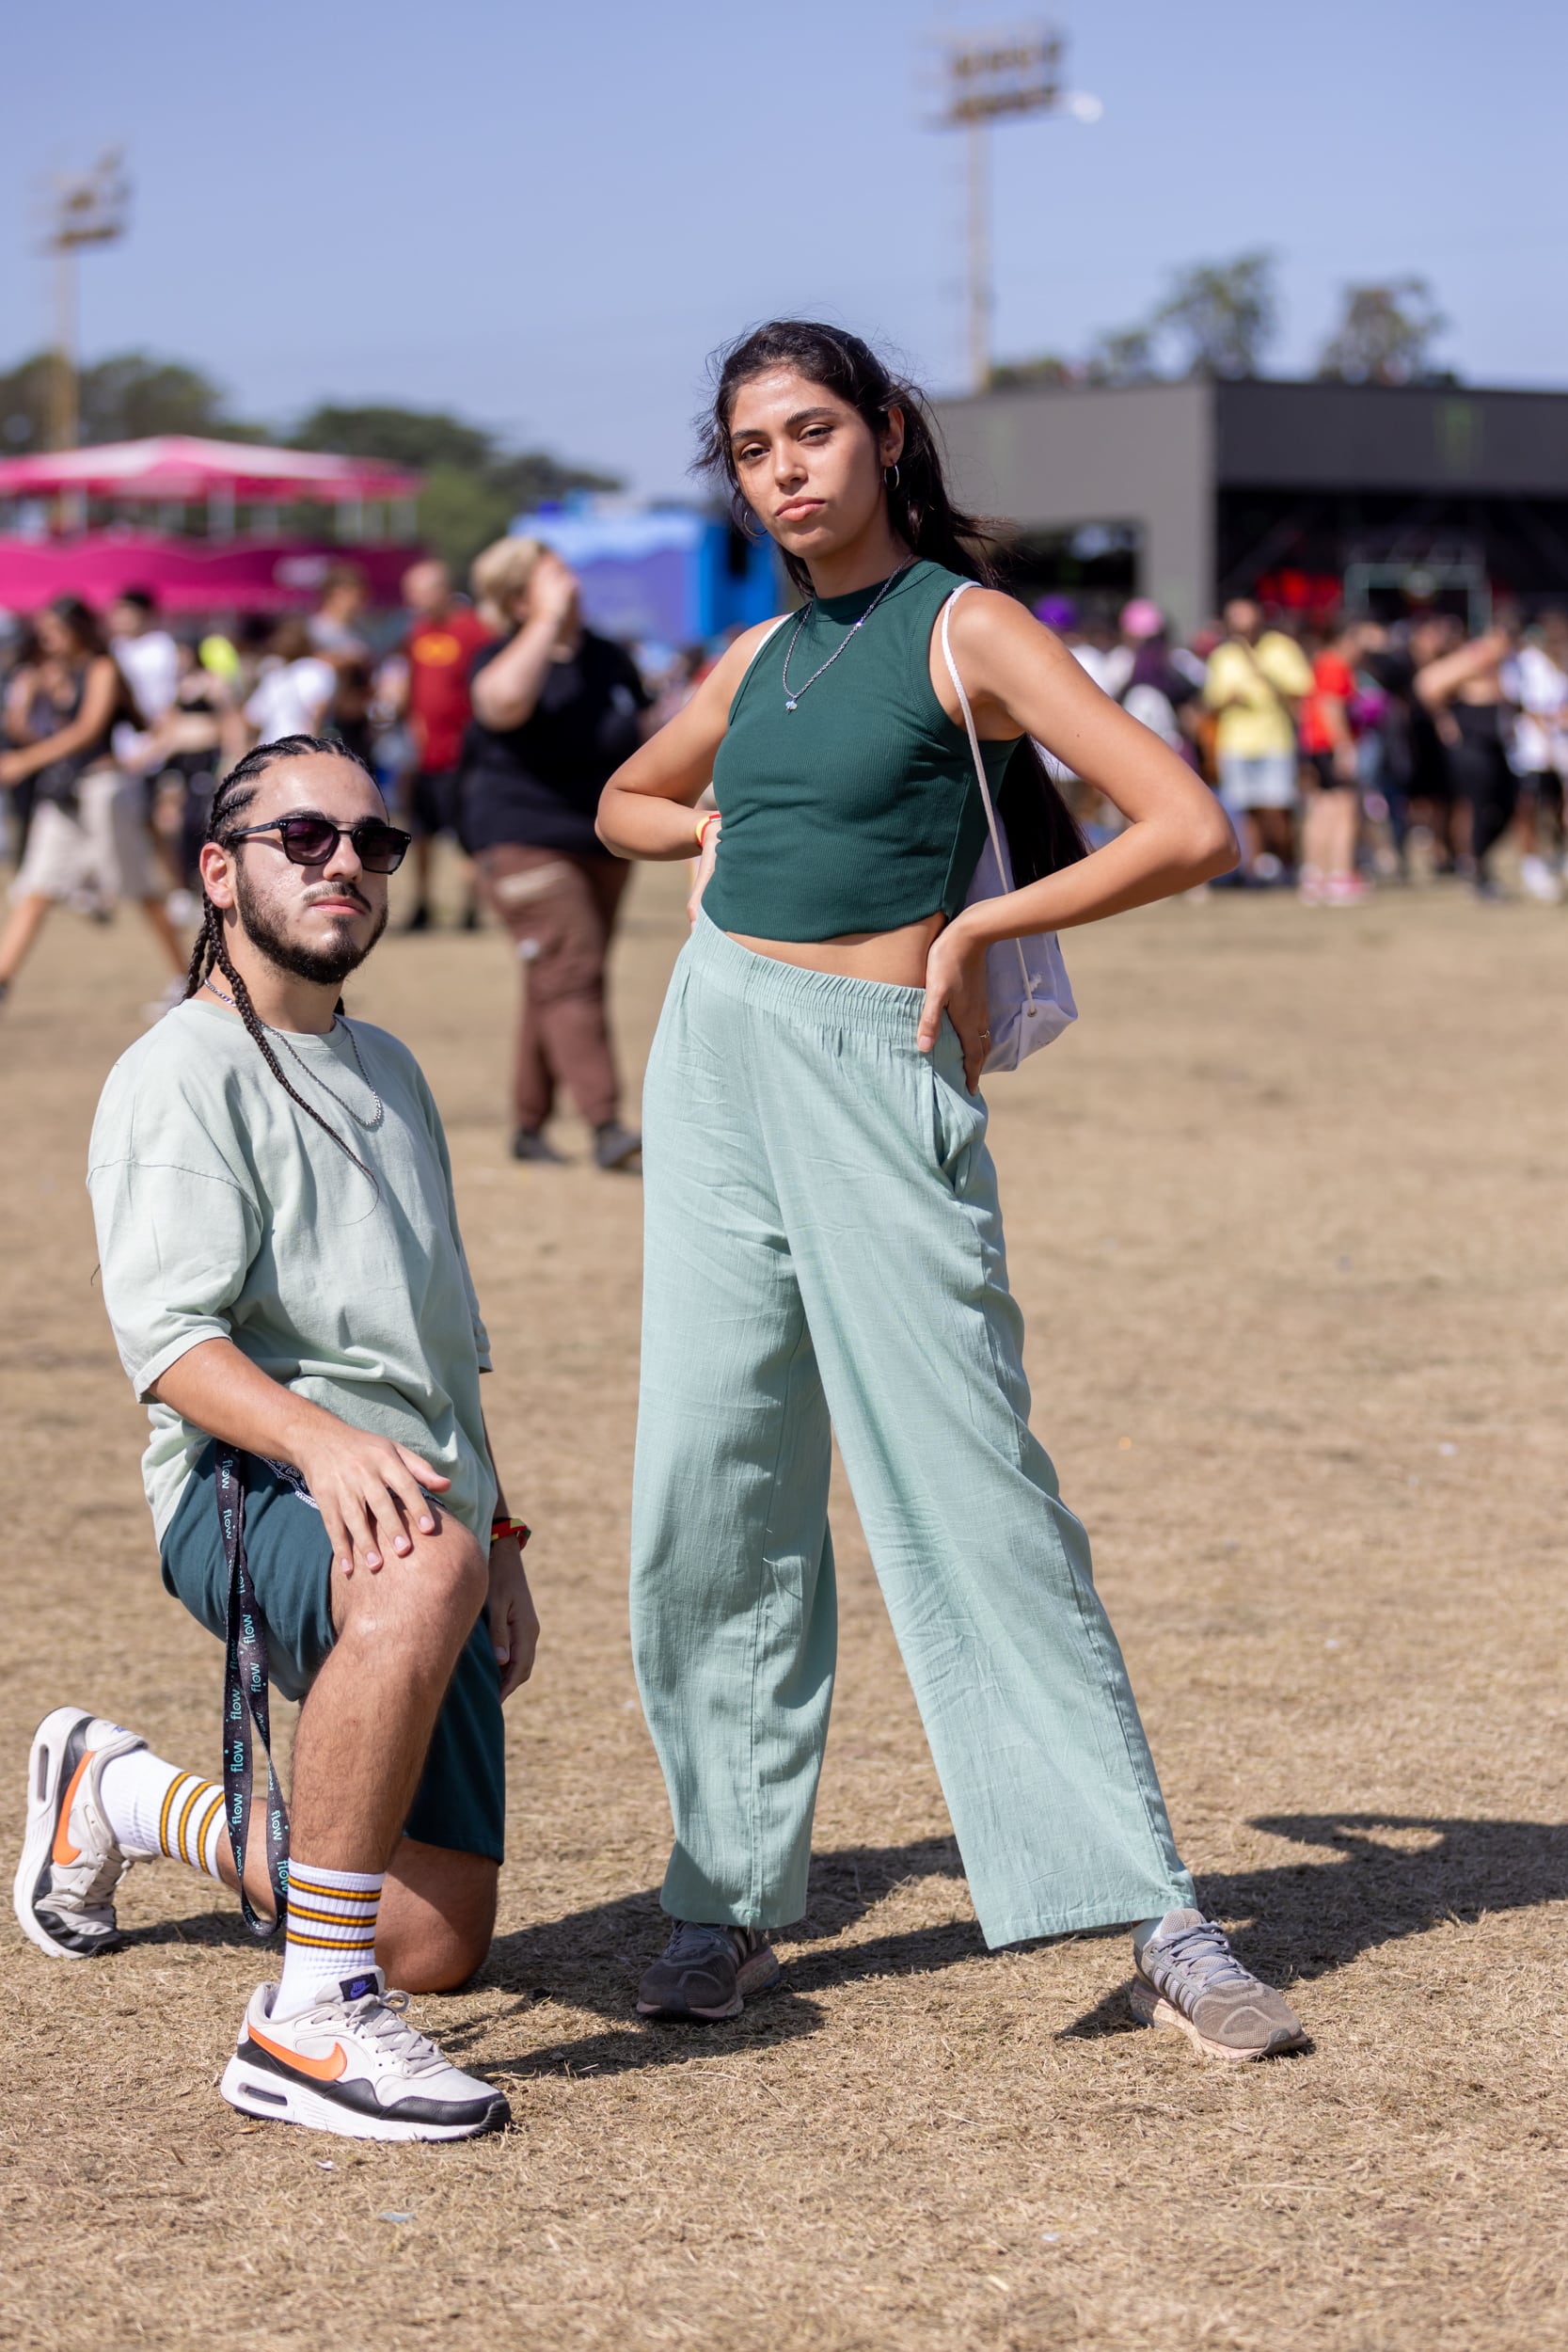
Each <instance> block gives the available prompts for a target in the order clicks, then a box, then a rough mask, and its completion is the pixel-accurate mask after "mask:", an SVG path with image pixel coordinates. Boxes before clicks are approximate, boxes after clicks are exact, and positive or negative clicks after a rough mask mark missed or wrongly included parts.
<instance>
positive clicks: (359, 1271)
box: [87, 997, 496, 1543]
mask: <svg viewBox="0 0 1568 2352" xmlns="http://www.w3.org/2000/svg"><path fill="white" fill-rule="evenodd" d="M352 1026H353V1039H352V1040H351V1038H350V1036H349V1024H348V1023H347V1022H346V1021H344V1020H340V1021H339V1022H338V1024H337V1025H336V1027H335V1028H334V1029H333V1030H332V1032H331V1034H330V1036H327V1037H312V1036H309V1035H302V1034H300V1033H298V1032H295V1031H293V1030H291V1031H289V1032H288V1033H287V1035H286V1036H285V1035H284V1034H283V1033H282V1032H278V1031H273V1032H271V1033H270V1035H271V1042H272V1044H273V1048H274V1050H275V1052H276V1053H277V1057H278V1060H279V1061H280V1062H281V1063H282V1065H283V1068H284V1070H285V1071H286V1073H288V1077H289V1081H290V1084H291V1085H292V1086H293V1088H294V1089H295V1090H296V1092H298V1093H299V1094H301V1095H302V1096H304V1097H305V1098H306V1100H307V1101H309V1102H310V1103H312V1104H314V1105H315V1106H316V1107H317V1108H318V1109H319V1110H320V1112H321V1114H322V1116H323V1118H325V1119H328V1120H331V1122H332V1124H333V1126H334V1127H336V1128H337V1130H338V1131H339V1133H340V1134H341V1135H342V1136H344V1137H345V1138H346V1139H347V1141H348V1142H349V1143H350V1145H351V1146H352V1147H353V1149H354V1151H355V1152H356V1153H357V1154H358V1156H359V1158H360V1159H361V1160H362V1161H363V1162H364V1164H365V1166H366V1168H369V1169H370V1170H371V1174H372V1176H373V1178H374V1183H373V1184H372V1182H371V1181H370V1179H369V1178H367V1177H366V1176H364V1175H362V1174H361V1172H360V1170H359V1169H358V1168H356V1167H355V1166H354V1164H353V1162H352V1161H351V1160H350V1159H348V1157H347V1156H346V1155H345V1154H344V1153H343V1152H341V1151H340V1150H339V1148H338V1146H337V1144H336V1143H334V1142H333V1140H332V1138H331V1136H327V1135H325V1134H324V1133H323V1132H322V1130H321V1128H320V1127H318V1126H317V1125H316V1123H315V1121H314V1120H312V1119H309V1118H308V1117H307V1116H306V1114H305V1113H304V1112H303V1111H302V1110H300V1109H299V1108H298V1107H297V1105H296V1104H293V1103H292V1102H291V1101H290V1099H289V1097H288V1095H287V1094H286V1093H285V1092H284V1091H283V1089H282V1088H281V1087H280V1086H279V1085H278V1083H277V1079H276V1078H275V1077H274V1076H273V1075H272V1073H271V1072H270V1071H269V1070H268V1068H267V1066H266V1064H265V1063H264V1062H263V1060H262V1059H261V1055H260V1053H259V1052H258V1051H257V1049H256V1047H255V1045H254V1044H253V1043H252V1041H251V1040H250V1038H249V1037H248V1036H247V1035H246V1033H245V1027H244V1025H243V1024H242V1023H241V1021H240V1020H239V1019H238V1018H237V1016H236V1015H235V1014H233V1013H231V1012H230V1011H228V1010H227V1009H225V1008H224V1007H223V1006H221V1005H219V1004H216V1003H215V1002H214V1003H209V1002H208V1001H207V1000H206V999H205V998H203V997H192V998H191V999H189V1000H188V1002H186V1003H185V1004H182V1005H181V1006H179V1007H178V1008H177V1009H176V1010H174V1011H173V1012H170V1013H166V1015H165V1017H164V1019H163V1020H162V1021H160V1022H158V1023H157V1025H155V1026H154V1027H153V1028H151V1029H150V1030H149V1031H148V1032H147V1034H146V1036H145V1037H143V1038H140V1039H138V1040H137V1041H136V1043H135V1045H133V1046H132V1047H131V1049H130V1051H129V1053H127V1054H124V1055H122V1056H121V1057H120V1059H119V1061H118V1062H117V1063H116V1064H115V1066H114V1069H113V1070H112V1071H111V1072H110V1073H109V1078H108V1083H107V1084H106V1085H105V1087H104V1089H103V1095H102V1097H101V1099H100V1102H99V1105H98V1116H97V1118H96V1119H95V1120H94V1121H93V1129H92V1142H91V1145H90V1147H89V1150H88V1155H87V1159H88V1166H87V1188H88V1191H89V1192H90V1194H91V1196H92V1208H93V1217H94V1221H95V1223H96V1225H97V1229H98V1253H99V1259H100V1263H101V1265H102V1268H103V1298H104V1303H105V1305H106V1306H107V1308H108V1311H109V1321H110V1323H111V1324H112V1325H113V1327H114V1335H115V1341H116V1343H117V1345H118V1346H119V1358H120V1361H121V1363H122V1364H123V1365H124V1366H125V1370H126V1373H127V1374H128V1375H129V1377H130V1380H131V1384H132V1386H133V1387H134V1388H135V1392H136V1394H137V1396H138V1397H141V1398H146V1397H147V1395H148V1391H149V1390H150V1388H151V1387H152V1386H153V1384H154V1383H155V1382H156V1381H157V1380H158V1379H159V1377H160V1376H161V1375H162V1374H164V1373H166V1371H167V1370H168V1368H169V1366H170V1365H171V1364H172V1363H175V1362H177V1361H178V1359H180V1358H181V1357H182V1356H183V1355H184V1354H185V1353H186V1351H187V1350H188V1349H190V1348H192V1347H196V1346H198V1345H199V1343H201V1342H202V1341H203V1340H212V1339H226V1340H232V1341H233V1343H234V1344H235V1346H236V1347H238V1348H240V1349H241V1350H242V1352H243V1353H244V1354H245V1355H246V1356H248V1357H249V1358H250V1360H251V1362H252V1363H254V1364H257V1365H259V1366H260V1367H261V1371H262V1372H264V1373H267V1374H268V1375H270V1376H271V1377H272V1378H273V1379H274V1380H278V1381H281V1382H282V1383H283V1384H284V1385H285V1386H286V1387H288V1388H291V1389H293V1390H295V1391H297V1392H298V1393H299V1394H300V1395H301V1396H305V1397H309V1400H310V1402H311V1403H312V1404H314V1405H321V1406H325V1409H326V1410H327V1411H328V1412H329V1413H336V1414H337V1415H338V1417H339V1418H340V1420H342V1421H345V1422H350V1423H351V1424H352V1426H353V1427H355V1428H356V1429H368V1430H372V1431H374V1432H376V1433H377V1434H378V1435H380V1436H383V1437H388V1438H395V1439H396V1440H397V1441H398V1442H399V1443H400V1444H402V1445H406V1446H410V1447H412V1449H413V1450H414V1451H415V1453H417V1454H422V1455H423V1457H424V1458H425V1460H426V1461H428V1462H429V1463H431V1464H432V1466H433V1467H434V1468H435V1469H436V1470H441V1471H443V1472H444V1473H445V1475H446V1476H447V1477H448V1478H450V1479H451V1489H450V1491H449V1492H448V1493H447V1494H445V1495H444V1496H443V1497H442V1498H441V1500H442V1502H444V1504H445V1505H446V1507H447V1508H448V1509H449V1510H451V1512H452V1513H453V1514H454V1516H455V1517H456V1518H460V1519H461V1520H462V1521H463V1523H464V1525H465V1526H467V1527H468V1528H471V1529H472V1531H473V1532H474V1534H476V1535H477V1536H479V1538H480V1540H481V1542H482V1543H483V1542H484V1541H485V1540H486V1538H487V1537H488V1534H489V1525H490V1519H491V1517H492V1515H493V1513H494V1510H495V1500H496V1480H495V1472H494V1470H493V1469H492V1468H491V1463H490V1456H489V1450H488V1448H487V1446H486V1444H485V1441H484V1425H483V1419H482V1417H481V1411H480V1399H479V1375H480V1373H481V1371H482V1370H483V1371H488V1370H489V1365H490V1354H489V1342H488V1341H487V1339H486V1338H485V1333H484V1326H483V1323H482V1322H481V1321H480V1315H479V1305H478V1301H477V1300H476V1298H475V1296H474V1288H473V1283H472V1281H471V1279H469V1275H468V1267H467V1260H466V1258H465V1257H464V1254H463V1243H462V1240H461V1238H460V1236H459V1233H458V1230H457V1211H456V1207H455V1205H454V1202H453V1200H452V1188H451V1161H450V1159H449V1158H448V1156H447V1144H446V1137H445V1136H444V1134H443V1133H442V1129H441V1120H440V1114H439V1113H438V1112H437V1110H436V1104H435V1101H434V1099H433V1097H432V1095H431V1091H430V1089H429V1087H428V1086H427V1085H426V1084H425V1081H424V1076H423V1073H421V1071H420V1066H419V1064H418V1062H417V1061H416V1060H415V1059H414V1057H413V1055H412V1054H411V1053H410V1052H409V1051H408V1049H407V1047H406V1046H405V1045H402V1044H400V1043H399V1041H398V1040H397V1039H396V1038H394V1037H389V1036H388V1033H387V1031H386V1030H385V1029H376V1028H372V1027H371V1026H370V1025H369V1024H368V1023H366V1022H363V1021H356V1022H355V1023H354V1024H353V1025H352ZM355 1043H357V1045H358V1048H359V1057H360V1059H361V1060H362V1061H363V1064H364V1076H363V1077H362V1076H361V1075H360V1072H359V1067H358V1064H357V1063H356V1059H355V1054H354V1046H355ZM296 1056H297V1057H298V1058H297V1060H296V1059H295V1058H294V1057H296ZM301 1063H303V1065H304V1067H303V1068H302V1067H301V1066H300V1065H301ZM367 1080H368V1081H369V1083H368V1084H367ZM328 1089H331V1091H330V1092H329V1091H328ZM378 1095H379V1097H380V1099H381V1103H382V1104H383V1108H382V1110H381V1111H380V1112H379V1114H378V1113H377V1111H376V1097H377V1096H378ZM335 1097H336V1098H338V1099H334V1098H335ZM148 1411H149V1417H150V1421H151V1424H152V1433H151V1437H150V1441H149V1444H148V1448H147V1452H146V1453H145V1454H144V1455H143V1456H142V1477H143V1481H144V1483H145V1485H146V1487H147V1499H148V1502H150V1505H151V1508H152V1523H153V1526H154V1528H155V1530H156V1532H157V1534H158V1537H159V1540H160V1541H161V1540H162V1538H163V1534H164V1531H165V1529H166V1527H167V1525H168V1523H169V1521H170V1519H171V1518H173V1516H174V1513H175V1510H176V1507H177V1506H178V1504H179V1501H180V1497H181V1494H182V1490H183V1488H184V1485H185V1481H186V1479H187V1478H188V1477H189V1475H190V1472H191V1470H192V1468H193V1466H194V1464H195V1463H196V1461H197V1458H198V1455H199V1454H201V1452H202V1450H203V1448H204V1447H205V1446H206V1445H207V1443H208V1437H207V1433H206V1432H205V1431H203V1430H200V1429H198V1428H196V1427H194V1426H193V1425H192V1423H190V1422H186V1421H182V1419H181V1417H180V1415H179V1414H178V1413H176V1412H175V1411H174V1410H173V1409H172V1408H171V1407H170V1406H167V1405H161V1404H159V1403H157V1402H155V1401H152V1402H150V1403H149V1406H148Z"/></svg>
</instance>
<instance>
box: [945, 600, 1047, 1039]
mask: <svg viewBox="0 0 1568 2352" xmlns="http://www.w3.org/2000/svg"><path fill="white" fill-rule="evenodd" d="M978 585H979V582H978V581H977V580H960V581H959V582H958V586H957V587H956V588H955V589H954V591H953V593H952V595H951V596H949V597H948V599H947V602H946V603H945V604H944V605H943V606H942V660H944V661H945V662H946V664H947V675H948V676H949V677H950V678H951V679H952V681H953V691H954V693H955V694H957V696H958V708H959V709H960V710H961V711H962V712H963V715H964V732H965V733H966V734H967V736H968V737H969V748H970V753H971V755H972V756H973V758H974V778H975V782H976V783H977V784H978V785H979V787H980V798H981V800H982V801H983V802H984V803H985V809H986V825H987V829H988V830H989V832H990V846H991V850H992V851H993V853H994V855H995V858H996V870H997V872H998V873H999V874H1006V872H1007V870H1008V868H1007V865H1006V860H1005V859H1004V857H1003V854H1002V834H1001V831H1000V829H999V827H998V825H997V822H996V809H995V806H994V804H993V803H992V801H991V797H990V778H989V777H988V776H987V774H986V763H985V759H984V757H983V756H982V755H981V751H980V739H979V737H978V735H977V734H976V733H975V731H974V711H973V710H971V708H970V707H969V696H968V695H967V694H966V693H965V692H964V682H963V680H962V678H961V677H960V676H959V675H958V663H957V662H956V661H955V660H954V659H953V641H952V639H951V638H950V637H949V636H948V634H947V623H948V619H949V616H950V615H951V613H952V611H953V607H954V606H955V605H956V604H957V603H958V598H959V597H960V596H962V595H963V593H964V590H965V589H966V588H974V587H977V586H978ZM1013 946H1015V947H1016V948H1017V950H1018V968H1019V972H1020V974H1021V975H1022V980H1023V993H1024V995H1025V997H1026V998H1027V1000H1028V1003H1029V1008H1030V1010H1031V1011H1033V1009H1034V1004H1035V980H1034V975H1033V973H1032V972H1031V971H1030V969H1029V959H1028V957H1027V956H1026V955H1025V954H1024V952H1023V942H1022V939H1015V940H1014V942H1013Z"/></svg>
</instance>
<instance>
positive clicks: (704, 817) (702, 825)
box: [691, 808, 724, 855]
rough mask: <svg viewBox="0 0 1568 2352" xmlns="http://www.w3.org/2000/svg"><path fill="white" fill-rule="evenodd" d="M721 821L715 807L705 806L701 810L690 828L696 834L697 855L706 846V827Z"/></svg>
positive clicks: (718, 823)
mask: <svg viewBox="0 0 1568 2352" xmlns="http://www.w3.org/2000/svg"><path fill="white" fill-rule="evenodd" d="M723 821H724V820H723V818H721V816H720V814H719V811H718V810H717V809H716V808H705V809H704V810H703V812H702V814H701V816H700V817H699V818H697V821H696V823H695V824H694V825H693V827H692V829H691V830H692V831H693V833H694V834H696V836H697V850H698V854H699V855H701V853H702V851H703V850H705V849H706V847H707V829H708V827H709V825H720V824H722V823H723Z"/></svg>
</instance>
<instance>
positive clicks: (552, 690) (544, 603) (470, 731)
mask: <svg viewBox="0 0 1568 2352" xmlns="http://www.w3.org/2000/svg"><path fill="white" fill-rule="evenodd" d="M473 589H474V596H475V598H476V600H477V602H478V604H479V608H480V612H481V614H482V616H483V618H484V619H485V620H487V621H489V622H490V623H491V625H492V626H493V627H495V628H499V629H502V630H504V631H506V632H507V633H506V635H505V636H504V637H503V638H502V640H501V642H500V643H499V644H495V645H486V646H485V647H484V648H483V651H482V652H480V653H478V654H477V655H476V656H475V657H474V660H473V664H472V667H471V669H470V672H469V679H470V691H471V696H472V703H473V717H472V719H471V720H470V721H469V723H468V728H467V734H466V735H465V737H464V740H463V756H462V761H461V765H460V770H459V776H458V798H459V808H460V816H461V826H460V832H461V837H462V841H463V846H464V848H465V849H466V850H469V851H470V853H471V854H472V855H473V857H474V859H475V870H476V874H477V877H478V882H479V887H480V891H481V895H482V896H483V898H484V900H485V902H486V903H487V905H488V906H489V907H490V908H491V909H492V911H493V912H494V913H495V914H496V915H497V916H498V918H499V920H500V921H501V922H502V923H503V924H504V925H505V926H506V929H507V930H509V931H510V932H511V934H512V937H513V939H514V941H515V944H516V948H517V954H518V958H519V960H520V961H521V964H522V979H523V1003H522V1012H521V1020H520V1025H519V1027H518V1032H517V1053H516V1062H515V1080H514V1087H515V1100H514V1107H515V1129H514V1134H513V1138H512V1151H513V1156H514V1157H515V1158H516V1159H519V1160H558V1159H559V1158H560V1156H561V1155H560V1153H559V1152H556V1151H555V1150H554V1149H553V1148H552V1147H551V1145H550V1144H549V1143H547V1142H546V1139H545V1135H544V1127H545V1122H546V1120H547V1119H548V1118H549V1116H550V1113H551V1111H552V1109H553V1108H554V1106H555V1099H556V1092H557V1089H558V1088H562V1087H564V1089H566V1091H567V1092H568V1093H569V1094H570V1095H571V1097H572V1100H573V1102H574V1103H575V1104H576V1105H577V1108H578V1111H579V1112H580V1113H581V1115H582V1117H583V1118H584V1119H585V1120H588V1122H589V1124H590V1125H591V1126H592V1128H593V1129H594V1159H595V1161H596V1162H597V1164H598V1166H599V1167H600V1168H633V1167H634V1166H635V1164H636V1161H637V1155H638V1152H639V1151H640V1149H641V1137H640V1136H637V1135H636V1134H635V1133H633V1131H632V1130H631V1129H630V1128H628V1127H626V1126H625V1125H623V1123H622V1120H621V1116H620V1080H619V1077H618V1074H617V1072H616V1068H615V1057H614V1054H613V1051H612V1049H611V1046H610V1032H609V1027H608V1025H607V1022H606V1017H605V993H604V973H605V959H606V957H607V955H608V953H609V950H610V938H611V936H612V933H613V931H614V928H615V916H616V911H617V909H618V907H619V905H620V901H621V895H622V892H623V891H624V890H625V888H626V878H627V875H628V873H629V871H630V869H629V867H628V866H626V865H625V864H624V863H623V862H622V860H621V859H619V858H614V857H610V855H609V854H608V853H607V851H606V850H604V849H603V848H602V847H601V845H600V842H599V839H598V836H597V834H595V833H594V816H595V813H596V812H597V809H598V803H599V793H600V791H601V789H602V787H604V785H605V784H606V783H607V782H608V780H609V778H610V776H611V775H612V774H613V772H614V771H615V770H616V769H617V768H618V767H619V766H620V765H621V763H622V762H623V761H624V760H626V759H627V758H629V757H630V755H631V754H632V753H633V752H634V751H635V750H636V749H637V747H638V745H639V744H640V743H641V740H642V738H643V736H644V734H645V733H646V732H647V723H646V719H645V713H646V712H647V710H648V707H649V696H648V693H647V690H646V689H645V688H644V686H643V684H642V681H641V677H640V676H639V675H638V674H637V670H636V668H635V666H634V665H633V663H632V660H631V659H630V657H629V655H627V654H626V653H625V652H623V650H622V648H621V647H620V646H619V645H616V644H611V643H610V639H609V638H607V637H599V636H596V635H595V634H594V631H593V630H592V629H590V628H584V626H583V622H582V617H581V613H580V612H579V610H578V583H577V580H576V578H575V576H574V575H573V573H572V572H571V571H570V570H569V569H568V568H567V566H566V564H563V563H562V560H561V558H560V557H559V556H558V555H556V554H554V553H552V551H551V550H550V549H549V548H546V547H543V546H542V545H541V544H540V542H539V541H538V540H537V539H523V538H516V539H500V540H498V541H497V543H496V545H495V546H494V547H490V548H485V550H484V552H483V555H481V556H480V557H478V559H477V560H476V562H475V564H474V567H473Z"/></svg>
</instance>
